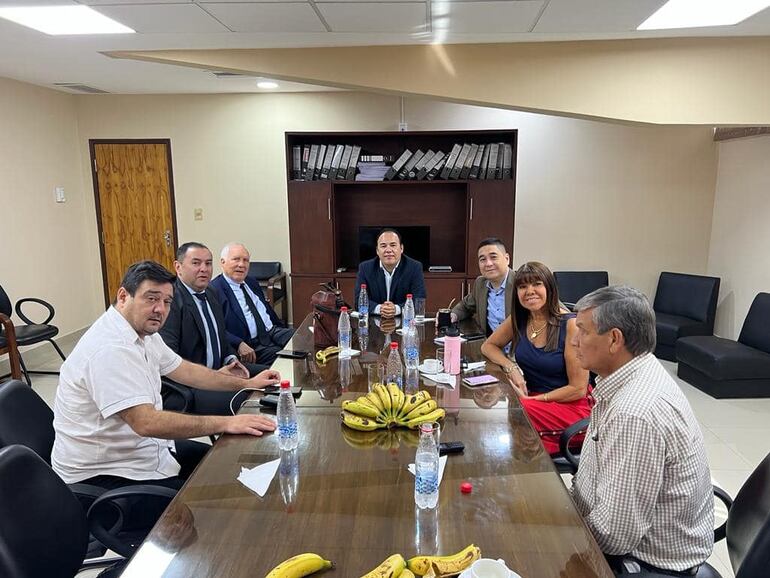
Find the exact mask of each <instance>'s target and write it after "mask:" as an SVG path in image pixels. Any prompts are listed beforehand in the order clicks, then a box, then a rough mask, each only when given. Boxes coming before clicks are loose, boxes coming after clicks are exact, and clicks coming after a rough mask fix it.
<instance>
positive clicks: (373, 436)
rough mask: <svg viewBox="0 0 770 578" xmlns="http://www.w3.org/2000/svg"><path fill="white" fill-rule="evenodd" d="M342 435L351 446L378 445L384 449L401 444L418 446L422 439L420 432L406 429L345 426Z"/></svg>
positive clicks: (364, 447) (394, 447) (360, 447)
mask: <svg viewBox="0 0 770 578" xmlns="http://www.w3.org/2000/svg"><path fill="white" fill-rule="evenodd" d="M342 437H343V439H344V440H345V442H346V443H347V444H348V445H349V446H351V447H354V448H359V449H370V448H373V447H375V446H376V447H378V448H380V449H383V450H393V449H398V448H399V447H401V444H404V445H407V446H411V447H417V443H418V442H419V441H420V434H419V432H417V431H414V430H404V429H378V430H375V431H359V430H354V429H351V428H349V427H343V428H342Z"/></svg>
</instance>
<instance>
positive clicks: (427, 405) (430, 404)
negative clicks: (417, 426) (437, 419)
mask: <svg viewBox="0 0 770 578" xmlns="http://www.w3.org/2000/svg"><path fill="white" fill-rule="evenodd" d="M437 407H438V404H437V403H436V402H435V401H433V400H432V399H429V400H428V401H424V402H423V403H421V404H420V405H418V406H417V407H416V408H414V409H413V410H412V411H410V412H409V413H408V414H406V415H405V416H404V420H405V421H412V420H413V419H414V418H416V417H420V416H421V415H426V414H429V413H430V412H432V411H433V410H434V409H436V408H437Z"/></svg>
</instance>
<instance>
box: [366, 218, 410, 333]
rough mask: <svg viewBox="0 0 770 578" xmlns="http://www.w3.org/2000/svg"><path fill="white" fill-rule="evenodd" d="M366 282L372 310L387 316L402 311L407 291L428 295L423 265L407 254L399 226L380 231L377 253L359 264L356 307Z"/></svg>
mask: <svg viewBox="0 0 770 578" xmlns="http://www.w3.org/2000/svg"><path fill="white" fill-rule="evenodd" d="M363 284H366V292H367V294H368V295H369V312H370V313H374V314H375V315H380V316H382V317H385V318H389V317H395V316H396V315H400V314H401V307H402V306H403V305H404V303H405V302H406V296H407V294H409V293H411V294H412V297H413V298H415V299H416V298H418V297H422V298H425V279H424V278H423V275H422V264H421V263H420V262H419V261H415V260H414V259H410V258H409V257H407V256H406V255H404V245H403V243H402V242H401V233H399V232H398V231H396V230H395V229H383V230H382V231H380V234H379V235H378V237H377V256H376V257H375V258H374V259H369V260H368V261H364V262H363V263H361V264H360V265H359V266H358V277H357V278H356V307H357V306H358V295H359V294H360V290H361V285H363Z"/></svg>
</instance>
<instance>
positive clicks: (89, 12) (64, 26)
mask: <svg viewBox="0 0 770 578" xmlns="http://www.w3.org/2000/svg"><path fill="white" fill-rule="evenodd" d="M0 18H5V19H7V20H11V21H12V22H16V23H17V24H21V25H22V26H26V27H28V28H32V29H34V30H38V31H40V32H44V33H45V34H50V35H54V36H58V35H65V34H126V33H132V32H134V30H133V29H131V28H129V27H128V26H124V25H123V24H121V23H120V22H116V21H115V20H113V19H112V18H109V17H107V16H105V15H104V14H100V13H99V12H97V11H96V10H93V9H92V8H89V7H88V6H31V7H18V6H17V7H5V8H0Z"/></svg>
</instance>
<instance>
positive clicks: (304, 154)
mask: <svg viewBox="0 0 770 578" xmlns="http://www.w3.org/2000/svg"><path fill="white" fill-rule="evenodd" d="M309 160H310V145H305V146H304V147H302V167H301V171H300V175H299V178H300V179H303V180H304V179H305V176H306V175H307V163H308V161H309Z"/></svg>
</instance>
